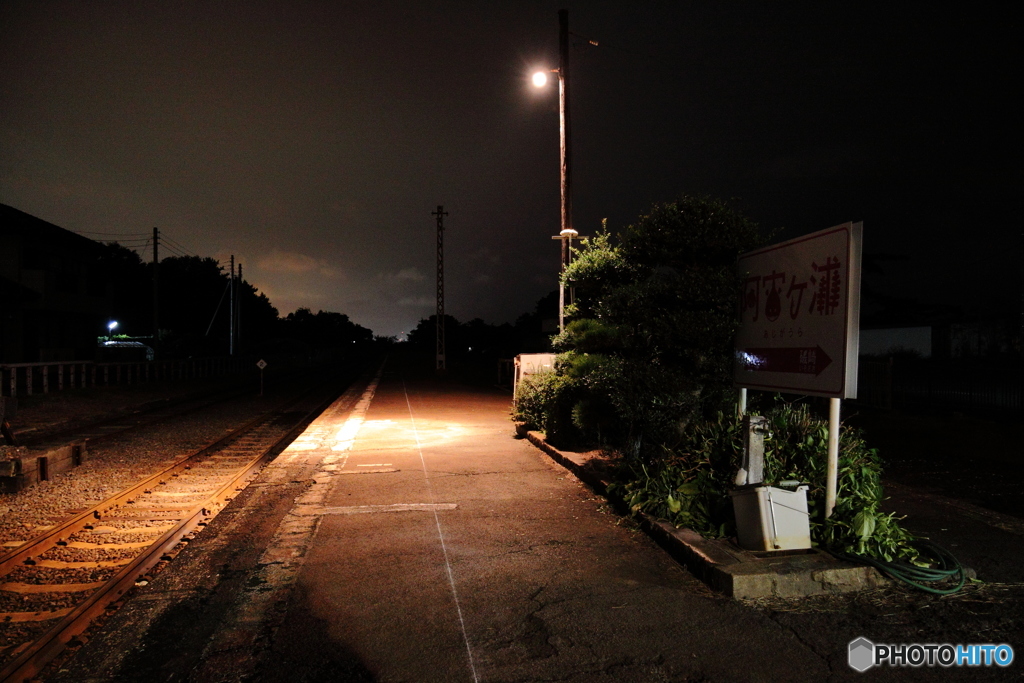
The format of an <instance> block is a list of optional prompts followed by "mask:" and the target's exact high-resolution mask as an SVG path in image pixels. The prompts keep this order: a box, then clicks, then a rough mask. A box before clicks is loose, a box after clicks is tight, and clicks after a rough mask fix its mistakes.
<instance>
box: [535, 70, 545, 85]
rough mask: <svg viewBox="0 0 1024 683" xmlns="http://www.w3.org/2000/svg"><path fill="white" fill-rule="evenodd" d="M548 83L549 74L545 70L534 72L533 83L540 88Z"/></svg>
mask: <svg viewBox="0 0 1024 683" xmlns="http://www.w3.org/2000/svg"><path fill="white" fill-rule="evenodd" d="M547 84H548V75H547V74H546V73H544V72H543V71H538V72H537V73H535V74H533V85H534V86H535V87H538V88H543V87H544V86H545V85H547Z"/></svg>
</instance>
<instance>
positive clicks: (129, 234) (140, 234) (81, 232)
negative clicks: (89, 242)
mask: <svg viewBox="0 0 1024 683" xmlns="http://www.w3.org/2000/svg"><path fill="white" fill-rule="evenodd" d="M72 232H74V233H75V234H77V235H83V236H85V235H107V236H112V237H145V236H146V235H147V233H144V232H90V231H88V230H73V231H72Z"/></svg>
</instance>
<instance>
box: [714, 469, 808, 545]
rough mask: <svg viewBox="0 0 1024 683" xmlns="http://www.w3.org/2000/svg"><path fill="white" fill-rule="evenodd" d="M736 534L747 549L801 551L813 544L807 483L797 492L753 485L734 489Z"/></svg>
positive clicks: (797, 489) (733, 504)
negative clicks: (808, 509)
mask: <svg viewBox="0 0 1024 683" xmlns="http://www.w3.org/2000/svg"><path fill="white" fill-rule="evenodd" d="M729 494H730V495H731V496H732V506H733V510H734V511H735V512H736V537H737V540H738V541H739V544H740V547H741V548H744V549H745V550H799V549H803V548H810V547H811V526H810V521H809V517H808V514H807V485H806V484H801V485H800V486H798V487H797V488H796V490H793V491H787V490H786V489H780V488H775V487H774V486H750V487H745V488H741V489H736V490H734V491H730V492H729Z"/></svg>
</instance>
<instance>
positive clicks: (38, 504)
mask: <svg viewBox="0 0 1024 683" xmlns="http://www.w3.org/2000/svg"><path fill="white" fill-rule="evenodd" d="M184 384H186V383H184V382H183V383H180V384H175V385H173V386H171V387H169V388H168V387H164V390H163V391H162V392H159V391H156V390H155V389H153V388H144V387H133V388H131V390H128V389H127V388H125V389H123V390H122V389H121V388H117V387H115V388H112V389H111V390H110V391H111V392H115V393H116V394H117V395H116V396H115V395H102V396H98V397H94V398H95V402H94V403H89V402H87V401H86V402H83V401H81V400H79V399H81V398H82V397H81V396H77V397H76V396H54V395H51V396H50V399H51V402H50V403H46V402H44V401H39V402H38V403H37V404H36V405H35V406H33V407H32V408H31V409H28V410H23V411H20V412H19V414H18V416H17V419H18V420H24V421H25V423H34V424H36V425H44V424H45V423H44V422H43V421H42V420H41V417H40V416H49V417H50V418H51V419H52V418H53V417H54V416H55V415H56V414H60V413H61V410H62V409H63V408H62V407H72V408H73V413H74V418H75V419H78V420H85V419H91V418H92V417H94V416H99V415H102V414H105V413H107V412H109V409H110V407H111V406H116V405H120V406H121V407H122V408H123V409H128V408H130V407H132V406H137V405H138V404H139V403H141V402H144V401H146V400H156V399H158V398H166V397H168V396H172V395H180V394H183V393H194V392H195V391H197V390H198V389H200V388H202V387H200V386H198V385H197V383H188V384H190V386H187V387H186V386H183V385H184ZM206 388H209V383H206ZM129 398H131V399H133V401H134V402H133V403H129V404H126V403H125V402H126V400H128V399H129ZM280 400H281V399H280V397H275V396H270V395H268V396H265V397H259V396H246V397H242V398H239V399H235V400H233V401H230V402H228V403H223V404H219V405H218V406H215V407H210V408H207V409H205V410H203V411H201V412H199V413H192V414H189V415H185V416H181V417H179V418H176V419H175V420H173V422H171V423H167V424H160V425H152V426H149V427H143V428H141V429H139V430H136V431H134V432H131V433H129V434H126V435H124V436H122V437H115V438H112V439H109V440H105V441H103V442H101V443H100V444H98V445H95V446H93V447H90V448H89V451H88V453H87V454H86V458H85V461H84V462H83V463H82V465H81V466H79V467H76V468H74V469H73V470H70V471H68V472H65V473H62V474H59V475H56V476H54V478H53V479H51V480H50V481H45V482H40V483H38V484H36V485H35V486H32V487H30V488H28V489H25V490H24V491H20V492H18V493H7V494H0V545H3V546H5V547H4V548H3V549H4V550H10V549H11V548H12V547H14V546H15V545H16V544H17V542H20V541H25V540H28V539H30V538H32V537H34V536H36V535H38V534H39V533H41V532H42V531H44V530H45V529H46V528H48V527H50V526H52V525H54V524H56V523H58V522H59V521H61V520H63V519H65V518H67V517H69V516H71V515H74V514H76V513H78V512H80V511H82V510H83V509H85V508H87V507H88V506H90V505H93V504H95V503H97V502H99V501H101V500H103V499H105V498H107V497H109V496H111V495H113V494H114V493H116V492H118V491H120V490H122V489H124V488H125V487H127V486H129V485H131V484H132V483H134V482H135V481H137V480H138V479H140V478H141V477H144V476H148V475H151V474H153V473H154V472H157V471H159V470H160V469H162V468H164V467H167V466H169V465H171V464H173V463H174V462H177V461H178V460H180V459H181V458H182V457H184V456H185V455H187V454H188V453H190V452H192V451H194V450H196V449H198V448H201V447H202V446H204V445H205V444H206V443H208V442H209V441H211V440H213V439H215V438H217V437H219V436H221V435H222V434H224V433H225V432H226V431H229V430H231V429H233V428H235V427H237V426H239V425H241V424H243V423H244V422H245V421H247V420H250V419H252V418H253V417H254V416H256V415H258V414H260V413H262V412H264V411H266V410H268V409H270V408H272V407H273V406H274V405H275V404H276V403H277V402H278V401H280ZM54 406H57V407H58V408H57V409H56V411H55V408H54ZM155 498H156V497H153V498H150V500H153V502H154V503H157V502H166V503H167V504H168V505H175V504H179V503H183V502H187V501H188V500H189V498H187V497H182V498H181V499H180V500H176V499H174V498H173V497H168V498H167V499H166V501H157V500H155ZM161 498H163V497H161ZM140 500H141V499H140Z"/></svg>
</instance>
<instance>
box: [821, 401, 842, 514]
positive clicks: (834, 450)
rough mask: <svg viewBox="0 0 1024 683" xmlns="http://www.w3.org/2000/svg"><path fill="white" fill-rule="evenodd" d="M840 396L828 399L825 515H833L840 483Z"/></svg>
mask: <svg viewBox="0 0 1024 683" xmlns="http://www.w3.org/2000/svg"><path fill="white" fill-rule="evenodd" d="M841 403H842V401H841V400H840V399H838V398H830V399H829V400H828V466H827V468H826V470H825V517H826V518H828V517H831V516H832V510H833V509H834V508H835V506H836V489H837V488H838V483H839V408H840V405H841Z"/></svg>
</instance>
